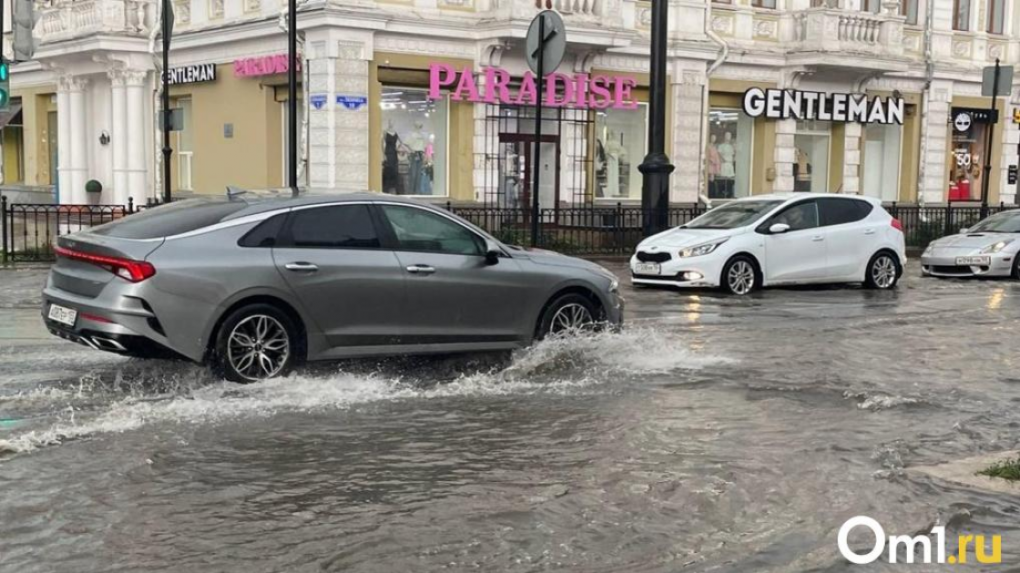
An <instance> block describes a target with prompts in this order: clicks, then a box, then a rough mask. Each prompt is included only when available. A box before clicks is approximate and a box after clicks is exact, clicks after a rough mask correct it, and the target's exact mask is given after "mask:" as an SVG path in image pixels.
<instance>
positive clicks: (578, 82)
mask: <svg viewBox="0 0 1020 573" xmlns="http://www.w3.org/2000/svg"><path fill="white" fill-rule="evenodd" d="M479 75H480V76H482V78H483V85H482V87H479V86H478V78H476V77H475V73H474V71H473V70H472V69H471V68H470V67H464V68H462V69H459V70H458V69H457V68H455V67H453V66H451V65H448V64H432V65H431V66H429V94H428V96H429V99H441V98H443V97H444V94H443V90H447V91H449V94H450V99H451V100H453V101H469V102H473V103H502V104H511V105H534V104H535V103H536V100H537V98H538V88H537V86H536V81H535V76H534V74H532V73H531V72H525V73H524V76H523V77H522V78H521V81H520V86H519V87H517V88H516V93H513V90H512V89H511V87H510V79H511V78H510V73H509V72H508V71H506V70H504V69H502V68H494V67H490V68H485V70H484V71H483V72H481V73H480V74H479ZM636 86H637V82H636V81H635V80H634V78H629V77H622V76H604V75H589V74H575V75H568V74H561V73H552V74H549V75H547V76H546V80H545V99H544V101H543V102H542V104H543V105H545V106H548V107H575V108H580V109H589V108H590V109H606V108H614V109H636V108H637V106H638V103H637V101H635V100H634V93H633V92H634V88H635V87H636Z"/></svg>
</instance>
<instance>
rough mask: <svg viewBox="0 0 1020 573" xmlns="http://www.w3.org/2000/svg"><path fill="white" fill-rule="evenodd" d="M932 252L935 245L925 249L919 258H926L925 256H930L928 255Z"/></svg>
mask: <svg viewBox="0 0 1020 573" xmlns="http://www.w3.org/2000/svg"><path fill="white" fill-rule="evenodd" d="M934 250H935V245H934V244H932V245H928V248H926V249H925V250H924V252H923V253H921V256H922V257H927V256H928V255H930V254H931V252H932V251H934Z"/></svg>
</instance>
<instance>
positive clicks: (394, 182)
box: [383, 132, 404, 195]
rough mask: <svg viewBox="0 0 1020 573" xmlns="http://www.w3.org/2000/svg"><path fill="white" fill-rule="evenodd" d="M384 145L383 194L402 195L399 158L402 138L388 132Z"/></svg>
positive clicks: (385, 135) (384, 136)
mask: <svg viewBox="0 0 1020 573" xmlns="http://www.w3.org/2000/svg"><path fill="white" fill-rule="evenodd" d="M383 143H384V148H383V192H384V193H393V194H395V195H402V194H403V192H404V190H403V186H402V185H401V181H400V165H399V163H400V158H399V157H398V156H397V145H398V144H399V143H400V136H399V135H397V134H396V133H389V132H387V133H386V134H384V135H383Z"/></svg>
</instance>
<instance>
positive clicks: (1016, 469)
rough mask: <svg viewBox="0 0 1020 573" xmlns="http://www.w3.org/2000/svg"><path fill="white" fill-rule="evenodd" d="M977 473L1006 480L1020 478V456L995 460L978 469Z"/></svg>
mask: <svg viewBox="0 0 1020 573" xmlns="http://www.w3.org/2000/svg"><path fill="white" fill-rule="evenodd" d="M978 475H982V476H988V477H993V478H1000V479H1004V480H1006V481H1017V480H1020V458H1017V459H1014V460H1003V461H1001V462H995V463H994V464H992V465H990V466H988V467H987V468H985V469H983V470H981V471H979V472H978Z"/></svg>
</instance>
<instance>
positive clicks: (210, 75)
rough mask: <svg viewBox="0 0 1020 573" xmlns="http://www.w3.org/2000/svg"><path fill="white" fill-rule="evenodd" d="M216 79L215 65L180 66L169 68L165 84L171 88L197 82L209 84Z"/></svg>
mask: <svg viewBox="0 0 1020 573" xmlns="http://www.w3.org/2000/svg"><path fill="white" fill-rule="evenodd" d="M215 79H216V64H198V65H194V66H181V67H179V68H171V69H170V71H169V72H168V73H167V83H169V84H170V85H172V86H175V85H178V84H197V83H199V82H211V81H214V80H215Z"/></svg>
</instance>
